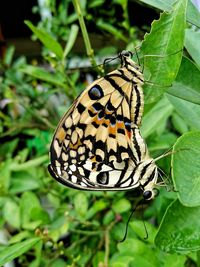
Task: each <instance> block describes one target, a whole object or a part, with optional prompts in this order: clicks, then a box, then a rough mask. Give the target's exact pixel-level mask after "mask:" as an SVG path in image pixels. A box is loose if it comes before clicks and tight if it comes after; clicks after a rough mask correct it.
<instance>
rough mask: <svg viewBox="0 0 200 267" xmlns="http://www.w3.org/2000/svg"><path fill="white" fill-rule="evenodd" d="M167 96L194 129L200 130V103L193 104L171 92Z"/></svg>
mask: <svg viewBox="0 0 200 267" xmlns="http://www.w3.org/2000/svg"><path fill="white" fill-rule="evenodd" d="M167 98H168V99H169V101H170V102H171V103H172V105H173V106H174V108H175V109H176V111H177V112H178V113H179V115H180V116H181V117H182V118H183V119H184V121H185V122H186V123H187V124H188V125H189V126H190V127H191V128H192V129H194V130H200V119H199V118H200V105H196V104H193V103H191V102H188V101H185V100H183V99H180V98H177V97H174V96H172V95H169V94H167Z"/></svg>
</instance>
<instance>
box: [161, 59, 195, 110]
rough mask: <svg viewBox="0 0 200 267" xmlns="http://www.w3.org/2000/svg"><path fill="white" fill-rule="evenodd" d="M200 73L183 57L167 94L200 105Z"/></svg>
mask: <svg viewBox="0 0 200 267" xmlns="http://www.w3.org/2000/svg"><path fill="white" fill-rule="evenodd" d="M199 85H200V71H199V69H198V68H197V67H196V66H195V65H194V64H193V63H192V61H190V60H189V59H188V58H185V57H183V59H182V62H181V66H180V69H179V72H178V75H177V77H176V81H175V82H174V83H173V85H172V87H170V88H168V89H167V91H166V92H167V93H168V94H170V95H173V96H176V97H178V98H181V99H183V100H187V101H189V102H192V103H194V104H199V105H200V86H199Z"/></svg>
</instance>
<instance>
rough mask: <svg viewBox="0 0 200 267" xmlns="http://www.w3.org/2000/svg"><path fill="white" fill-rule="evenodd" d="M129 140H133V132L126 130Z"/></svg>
mask: <svg viewBox="0 0 200 267" xmlns="http://www.w3.org/2000/svg"><path fill="white" fill-rule="evenodd" d="M126 132H127V135H128V138H129V139H131V132H129V131H128V130H126Z"/></svg>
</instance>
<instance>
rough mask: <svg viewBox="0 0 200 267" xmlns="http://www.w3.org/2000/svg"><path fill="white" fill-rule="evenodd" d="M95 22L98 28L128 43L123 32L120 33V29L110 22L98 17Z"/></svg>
mask: <svg viewBox="0 0 200 267" xmlns="http://www.w3.org/2000/svg"><path fill="white" fill-rule="evenodd" d="M96 24H97V26H98V27H99V28H100V29H102V30H105V31H107V32H109V33H111V34H112V35H114V36H115V38H117V39H119V40H122V41H124V42H125V43H128V39H127V37H125V36H124V34H122V33H121V31H120V30H119V29H117V28H115V27H114V26H113V25H112V24H110V23H107V22H104V21H103V20H102V19H98V20H97V22H96Z"/></svg>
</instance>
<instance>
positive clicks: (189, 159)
mask: <svg viewBox="0 0 200 267" xmlns="http://www.w3.org/2000/svg"><path fill="white" fill-rule="evenodd" d="M173 151H174V152H175V153H174V154H173V155H172V166H173V168H172V178H173V181H174V185H175V188H176V190H177V192H178V196H179V200H180V201H181V203H182V204H183V205H185V206H191V207H194V206H200V194H199V192H198V190H196V189H197V188H199V187H200V169H199V166H200V132H188V133H185V134H184V135H182V136H181V137H180V138H179V139H178V140H177V142H176V143H175V145H174V147H173Z"/></svg>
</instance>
